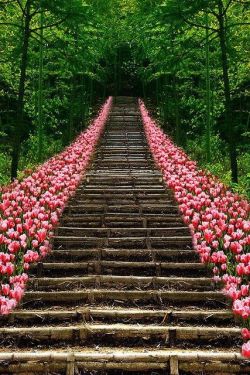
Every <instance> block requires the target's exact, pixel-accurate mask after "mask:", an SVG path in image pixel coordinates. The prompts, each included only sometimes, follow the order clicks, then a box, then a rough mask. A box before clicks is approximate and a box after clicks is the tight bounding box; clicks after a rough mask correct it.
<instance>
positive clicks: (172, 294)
mask: <svg viewBox="0 0 250 375" xmlns="http://www.w3.org/2000/svg"><path fill="white" fill-rule="evenodd" d="M105 298H106V299H109V300H113V299H117V300H126V301H129V300H134V299H135V300H142V301H145V302H146V301H148V300H150V301H151V302H152V301H154V300H156V301H158V302H159V301H164V300H165V301H168V302H171V301H173V302H174V301H175V302H181V303H189V302H192V303H193V302H199V301H203V302H221V303H223V304H225V303H226V301H227V298H226V297H225V296H224V295H223V294H222V293H221V292H219V291H176V290H175V291H159V290H155V289H153V290H116V289H106V288H103V289H96V288H91V289H83V290H79V289H78V290H71V291H27V292H26V293H25V295H24V300H23V301H24V303H26V302H34V301H43V302H56V301H57V302H59V301H63V302H71V301H74V302H78V301H81V300H82V301H86V300H88V301H96V300H99V299H100V300H103V299H105Z"/></svg>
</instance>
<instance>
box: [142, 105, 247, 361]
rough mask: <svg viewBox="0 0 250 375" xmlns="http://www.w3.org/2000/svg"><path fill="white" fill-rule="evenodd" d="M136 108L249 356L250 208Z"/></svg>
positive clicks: (143, 110)
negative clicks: (229, 301)
mask: <svg viewBox="0 0 250 375" xmlns="http://www.w3.org/2000/svg"><path fill="white" fill-rule="evenodd" d="M139 105H140V110H141V115H142V120H143V124H144V129H145V133H146V137H147V140H148V143H149V146H150V149H151V151H152V154H153V157H154V159H155V162H156V164H157V165H158V167H159V168H160V170H161V171H162V173H163V177H164V180H165V182H166V184H167V185H168V186H169V187H170V188H171V189H172V190H173V192H174V195H175V199H176V200H177V202H178V204H179V209H180V211H181V213H182V214H183V218H184V221H185V223H186V224H188V225H189V228H190V230H191V233H192V236H193V243H194V247H195V249H196V250H197V252H198V253H199V256H200V259H201V261H202V262H205V263H208V264H209V265H211V266H212V269H213V275H214V276H213V280H214V281H215V282H222V283H223V284H222V285H223V291H224V293H225V294H226V295H227V296H229V297H230V298H231V299H232V308H233V312H234V313H235V314H236V315H238V316H240V317H241V319H242V322H243V326H244V327H245V328H243V329H242V336H243V338H244V340H245V341H246V342H245V343H244V344H243V347H242V353H243V355H245V356H247V357H250V330H249V329H248V328H249V326H250V293H249V284H250V282H249V275H250V246H249V245H250V221H249V214H250V205H249V203H248V202H247V201H246V200H244V199H243V198H241V197H239V196H238V195H236V194H234V193H232V192H231V191H230V190H228V189H227V188H226V186H225V185H223V184H222V183H221V182H220V181H219V180H218V179H217V178H216V177H214V176H213V175H211V174H209V173H207V172H204V171H202V170H200V169H199V168H198V167H197V165H196V162H194V161H192V160H190V159H189V157H188V156H187V155H186V154H185V152H184V151H183V150H182V149H181V148H179V147H177V146H176V145H175V144H174V143H173V142H172V141H171V140H170V139H169V138H168V136H167V135H166V134H164V132H163V131H162V130H161V129H160V128H159V127H158V126H157V124H156V122H155V121H154V120H152V118H151V117H150V115H149V113H148V111H147V109H146V107H145V105H144V103H143V102H142V101H141V100H140V101H139Z"/></svg>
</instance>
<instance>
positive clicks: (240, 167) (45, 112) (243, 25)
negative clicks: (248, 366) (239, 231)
mask: <svg viewBox="0 0 250 375" xmlns="http://www.w3.org/2000/svg"><path fill="white" fill-rule="evenodd" d="M249 25H250V20H249V2H248V1H246V0H194V1H189V0H141V1H139V0H86V1H81V0H70V1H68V0H53V1H48V0H5V1H0V30H1V32H0V139H1V144H0V182H1V183H7V182H8V181H9V180H10V178H12V179H13V178H16V177H17V176H18V177H19V178H22V175H23V173H24V172H23V171H24V170H25V169H29V168H33V167H34V166H36V165H37V164H38V163H40V162H41V161H43V160H46V159H47V158H48V157H50V156H51V155H53V154H54V153H57V152H58V151H60V150H61V149H62V148H63V147H64V146H65V145H67V144H68V143H70V142H71V141H72V140H73V138H74V137H75V136H76V134H78V133H79V132H80V131H81V130H82V129H84V128H85V127H86V125H87V124H88V119H89V118H90V117H91V116H92V115H93V113H94V112H95V111H96V110H97V109H98V108H99V105H100V103H101V102H103V100H104V98H106V97H107V95H114V96H115V95H131V96H140V97H143V98H144V99H145V101H146V102H147V104H148V105H149V106H150V108H151V110H152V112H153V113H154V115H155V116H157V117H158V120H159V122H160V124H161V126H162V127H164V130H165V131H166V132H167V133H168V134H169V135H171V137H172V138H173V139H174V141H175V142H176V143H177V144H178V145H180V146H181V147H183V148H185V149H186V151H188V152H189V154H190V155H191V156H192V157H193V158H195V159H196V160H197V161H198V162H199V163H200V165H201V166H202V167H204V168H207V169H208V170H210V171H211V172H212V173H214V174H216V175H218V176H219V177H220V178H221V179H222V180H223V181H224V182H226V183H227V184H231V186H232V187H233V188H234V189H235V190H236V191H239V192H240V193H243V194H249V181H250V171H249V165H250V154H249V144H250V142H249V139H250V128H249V124H250V112H249V108H250V105H249V104H250V103H249V84H250V79H249V37H250V35H249V34H250V33H249Z"/></svg>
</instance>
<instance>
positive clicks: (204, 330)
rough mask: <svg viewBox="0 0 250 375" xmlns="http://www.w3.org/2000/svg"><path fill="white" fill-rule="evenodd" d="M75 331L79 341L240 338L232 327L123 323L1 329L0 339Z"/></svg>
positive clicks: (67, 335)
mask: <svg viewBox="0 0 250 375" xmlns="http://www.w3.org/2000/svg"><path fill="white" fill-rule="evenodd" d="M76 332H77V334H78V335H79V338H80V340H81V339H87V338H88V337H92V336H93V335H105V334H106V335H114V336H117V335H118V337H128V338H129V337H134V336H136V337H141V336H142V337H143V336H145V335H149V336H159V337H163V336H164V338H166V340H167V341H168V340H169V338H170V336H171V338H172V339H173V335H174V336H175V338H176V339H177V340H181V339H183V340H194V339H201V340H202V339H210V338H215V337H218V338H219V337H231V338H239V339H241V328H234V327H207V326H184V325H182V326H179V325H171V326H168V325H164V326H163V325H155V324H147V325H143V324H138V323H137V324H125V323H113V324H110V323H107V324H99V323H83V324H75V325H67V326H62V325H60V326H58V325H51V326H43V327H30V326H27V327H14V328H12V327H11V328H8V327H7V328H6V327H5V328H1V327H0V337H1V336H8V337H10V336H19V337H20V336H24V335H28V336H29V337H35V338H39V339H43V340H44V339H45V340H46V339H48V338H49V339H51V340H53V339H55V340H58V339H69V338H73V336H74V334H75V333H76Z"/></svg>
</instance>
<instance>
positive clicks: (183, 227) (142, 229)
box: [57, 226, 191, 238]
mask: <svg viewBox="0 0 250 375" xmlns="http://www.w3.org/2000/svg"><path fill="white" fill-rule="evenodd" d="M57 230H82V231H98V232H110V233H112V232H128V231H130V232H138V231H142V232H147V233H149V234H150V232H152V231H159V232H164V231H170V232H174V231H189V232H190V229H189V228H188V227H187V226H179V227H164V228H159V227H156V228H154V227H152V228H151V227H150V228H144V227H140V228H135V227H131V228H130V227H126V228H119V227H118V228H116V227H112V228H102V227H91V228H88V227H79V228H78V227H70V226H67V227H64V226H59V227H58V228H57ZM183 237H185V236H183ZM189 238H191V235H190V237H189Z"/></svg>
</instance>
